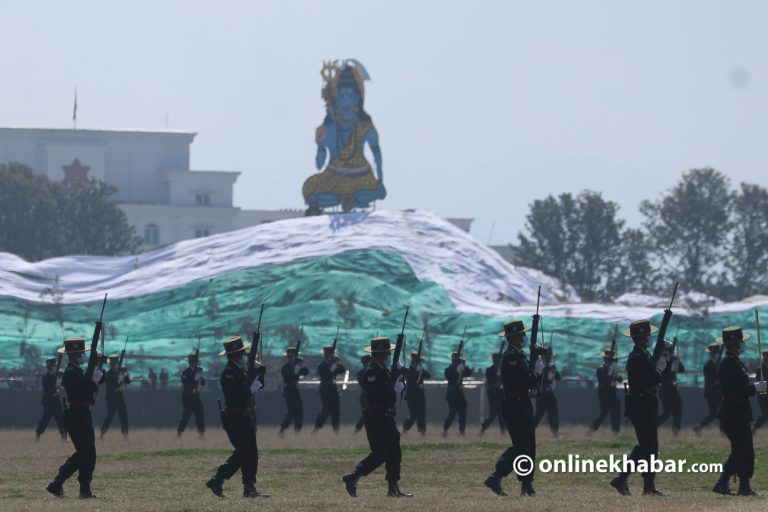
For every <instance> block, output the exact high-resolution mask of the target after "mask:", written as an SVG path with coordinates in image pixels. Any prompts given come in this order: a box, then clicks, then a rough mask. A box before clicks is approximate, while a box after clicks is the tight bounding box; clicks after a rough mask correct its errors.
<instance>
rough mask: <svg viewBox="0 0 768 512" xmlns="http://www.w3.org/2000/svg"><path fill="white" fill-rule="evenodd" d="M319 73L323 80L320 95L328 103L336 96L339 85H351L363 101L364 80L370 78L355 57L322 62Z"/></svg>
mask: <svg viewBox="0 0 768 512" xmlns="http://www.w3.org/2000/svg"><path fill="white" fill-rule="evenodd" d="M320 75H322V77H323V81H324V82H325V83H324V85H323V91H322V96H323V99H324V100H325V102H326V103H330V102H331V101H332V100H333V98H334V97H335V96H336V91H337V90H338V88H339V87H344V86H345V85H351V86H354V87H356V88H357V90H358V91H360V99H361V100H362V101H365V82H367V81H369V80H370V79H371V76H370V75H369V74H368V71H366V69H365V67H364V66H363V65H362V64H361V63H360V62H359V61H358V60H356V59H346V60H343V61H339V60H334V61H326V62H323V67H322V69H321V70H320Z"/></svg>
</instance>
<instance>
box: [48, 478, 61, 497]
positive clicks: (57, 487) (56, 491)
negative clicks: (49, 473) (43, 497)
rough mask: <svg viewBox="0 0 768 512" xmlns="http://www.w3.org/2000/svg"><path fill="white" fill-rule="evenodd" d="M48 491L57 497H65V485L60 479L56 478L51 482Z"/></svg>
mask: <svg viewBox="0 0 768 512" xmlns="http://www.w3.org/2000/svg"><path fill="white" fill-rule="evenodd" d="M45 490H46V491H48V492H49V493H51V494H53V495H54V496H56V497H57V498H63V497H64V485H63V483H62V482H59V479H58V478H57V479H55V480H54V481H53V482H51V483H49V484H48V485H47V486H46V488H45Z"/></svg>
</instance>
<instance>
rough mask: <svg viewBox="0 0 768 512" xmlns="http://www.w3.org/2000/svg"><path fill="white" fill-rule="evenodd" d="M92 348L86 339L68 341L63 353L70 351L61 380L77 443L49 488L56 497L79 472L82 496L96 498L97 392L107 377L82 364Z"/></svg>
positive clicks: (69, 423) (67, 416) (69, 424)
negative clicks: (94, 414) (93, 484)
mask: <svg viewBox="0 0 768 512" xmlns="http://www.w3.org/2000/svg"><path fill="white" fill-rule="evenodd" d="M88 350H90V349H86V348H85V340H84V339H83V338H69V339H66V340H64V346H63V347H62V348H60V349H59V353H60V354H66V355H67V357H68V359H69V364H67V368H66V369H65V370H64V376H63V377H62V380H61V383H62V385H63V386H64V389H65V390H66V392H67V400H68V406H67V409H66V410H65V411H64V428H65V429H66V430H67V434H69V438H70V439H71V440H72V444H73V445H75V453H74V454H73V455H72V456H71V457H69V458H68V459H67V461H66V462H65V463H64V464H63V465H62V466H61V467H60V468H59V472H58V474H57V475H56V478H54V479H53V482H51V483H50V484H48V486H47V487H46V488H45V489H46V490H47V491H48V492H50V493H51V494H53V495H54V496H56V497H59V498H63V497H64V482H66V481H67V479H68V478H69V477H71V476H72V475H73V474H75V472H77V480H78V482H79V483H80V498H95V497H96V496H95V495H94V494H93V492H91V480H92V479H93V469H94V468H95V467H96V441H95V439H94V435H93V420H92V418H91V409H92V408H93V403H94V395H95V393H96V390H97V389H98V383H99V382H101V379H102V377H103V376H104V374H103V372H102V371H101V370H100V369H99V368H94V370H93V374H92V375H91V376H88V375H86V373H85V372H84V371H83V369H82V368H81V367H80V365H81V364H82V361H83V356H84V354H85V353H86V352H87V351H88Z"/></svg>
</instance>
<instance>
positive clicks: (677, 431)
mask: <svg viewBox="0 0 768 512" xmlns="http://www.w3.org/2000/svg"><path fill="white" fill-rule="evenodd" d="M678 434H680V429H679V428H677V427H672V436H673V437H677V436H678Z"/></svg>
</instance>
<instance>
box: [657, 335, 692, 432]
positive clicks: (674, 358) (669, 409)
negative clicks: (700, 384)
mask: <svg viewBox="0 0 768 512" xmlns="http://www.w3.org/2000/svg"><path fill="white" fill-rule="evenodd" d="M664 344H665V348H664V351H663V352H662V353H661V360H662V361H666V363H667V364H666V367H665V368H664V371H662V372H661V386H660V387H659V398H660V399H661V416H659V419H658V420H657V422H656V425H657V426H659V427H660V426H662V425H663V424H664V422H665V421H667V418H669V417H670V415H671V416H672V434H674V435H675V436H676V435H677V433H678V432H680V422H681V421H682V417H683V399H682V398H680V393H679V392H678V391H677V374H678V373H683V372H685V366H683V362H682V361H680V357H678V355H677V354H674V353H673V352H672V343H670V342H668V341H665V342H664Z"/></svg>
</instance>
